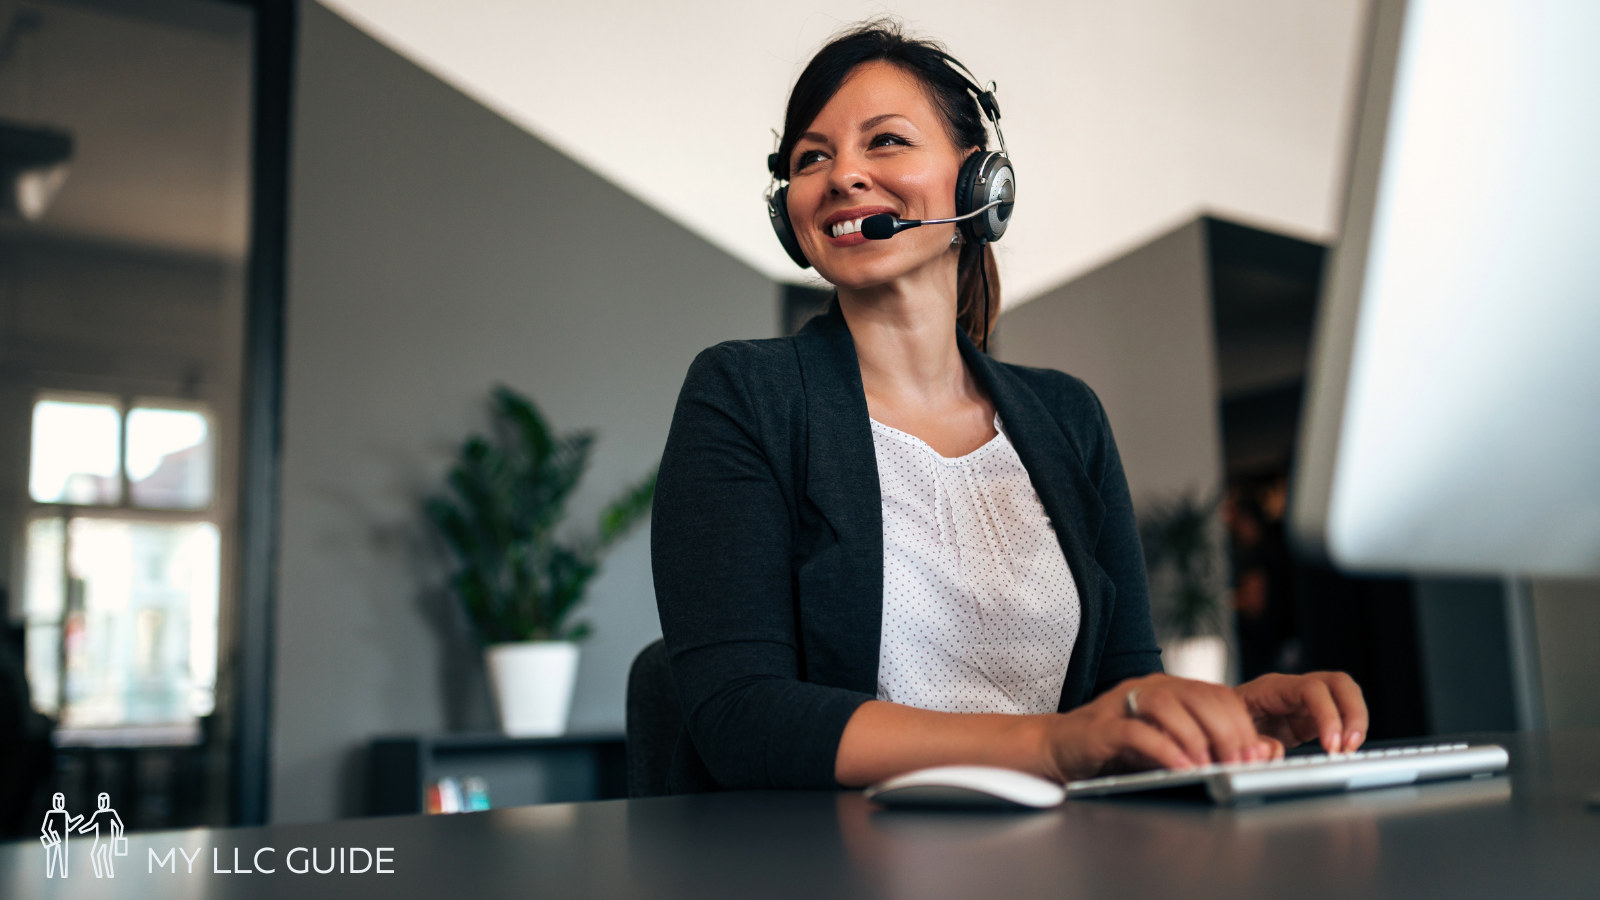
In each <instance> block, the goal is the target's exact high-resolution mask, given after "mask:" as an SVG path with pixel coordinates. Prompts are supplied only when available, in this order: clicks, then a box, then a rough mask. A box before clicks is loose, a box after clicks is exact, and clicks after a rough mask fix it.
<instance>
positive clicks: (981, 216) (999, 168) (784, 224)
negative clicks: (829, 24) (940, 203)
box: [766, 56, 1017, 295]
mask: <svg viewBox="0 0 1600 900" xmlns="http://www.w3.org/2000/svg"><path fill="white" fill-rule="evenodd" d="M945 62H946V63H948V64H949V65H950V67H951V68H953V69H956V70H957V74H958V75H961V80H962V81H964V82H965V83H966V86H967V90H968V91H970V92H971V93H972V96H973V97H974V98H976V99H977V101H978V106H979V108H980V109H982V110H983V115H984V117H985V118H987V119H988V120H989V122H990V123H991V124H993V125H994V133H995V137H997V138H999V140H1000V149H999V150H978V151H975V152H973V153H972V154H971V155H969V156H968V157H967V159H966V161H965V162H963V163H962V164H961V171H960V173H959V174H958V175H957V176H956V214H955V215H954V216H951V217H950V218H947V219H901V218H898V217H896V216H891V215H887V214H882V215H876V216H870V217H868V218H867V219H866V221H864V222H862V223H861V233H862V235H864V236H865V237H867V238H869V239H871V240H887V239H888V238H891V237H893V236H894V235H896V234H898V233H900V232H901V231H904V230H905V229H907V228H916V227H918V226H920V225H942V224H946V223H950V222H955V223H957V225H956V227H957V228H958V229H959V230H960V233H961V237H962V238H963V239H964V240H966V241H967V242H968V243H972V244H978V245H980V246H981V245H983V244H987V243H989V242H991V241H998V240H999V239H1000V237H1001V235H1003V234H1005V233H1006V225H1007V224H1009V223H1010V220H1011V211H1012V207H1013V204H1015V203H1016V199H1017V179H1016V174H1015V172H1014V171H1013V170H1012V167H1011V160H1009V159H1007V158H1006V136H1005V133H1004V132H1002V131H1001V130H1000V102H999V101H998V100H996V99H995V96H994V92H995V83H994V82H992V81H991V82H989V87H988V89H987V90H986V89H984V88H981V87H979V86H978V81H977V78H976V77H975V76H973V74H972V70H971V69H968V68H967V67H966V66H964V65H962V64H961V63H960V62H959V61H957V60H955V59H952V58H950V57H948V56H947V57H945ZM779 162H780V160H779V159H778V154H777V153H771V154H768V156H767V170H768V172H770V173H771V175H772V182H771V184H770V185H769V186H768V187H767V194H766V201H767V218H768V219H769V220H771V222H772V231H773V233H774V234H776V235H777V236H778V243H780V244H782V245H783V249H784V250H785V251H786V252H787V253H788V254H789V258H790V259H792V260H794V261H795V265H798V266H799V267H800V268H802V269H809V268H811V262H810V260H808V259H806V254H805V251H804V250H802V249H800V241H799V240H798V239H797V238H796V237H795V232H794V226H793V225H791V224H790V222H789V202H788V201H789V183H788V179H786V178H780V177H779V175H778V173H779V172H780V171H781V170H780V168H779ZM980 265H981V264H980ZM984 276H985V282H986V285H987V278H988V272H987V269H985V272H984ZM984 293H985V295H987V293H988V291H987V287H986V288H985V291H984Z"/></svg>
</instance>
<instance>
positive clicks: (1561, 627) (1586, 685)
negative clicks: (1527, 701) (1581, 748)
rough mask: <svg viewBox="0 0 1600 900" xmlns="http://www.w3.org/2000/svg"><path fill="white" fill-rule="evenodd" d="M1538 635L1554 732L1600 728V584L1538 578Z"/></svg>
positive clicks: (1535, 606)
mask: <svg viewBox="0 0 1600 900" xmlns="http://www.w3.org/2000/svg"><path fill="white" fill-rule="evenodd" d="M1531 584H1532V587H1533V618H1534V632H1535V634H1537V635H1538V642H1539V668H1540V674H1541V676H1542V679H1541V680H1542V682H1543V689H1544V708H1545V724H1546V725H1547V726H1549V727H1550V728H1577V727H1587V728H1595V727H1600V652H1596V650H1595V647H1596V646H1597V645H1600V581H1597V580H1594V579H1575V578H1565V579H1559V578H1535V579H1533V580H1532V582H1531Z"/></svg>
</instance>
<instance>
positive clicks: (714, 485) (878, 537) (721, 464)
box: [651, 302, 1161, 792]
mask: <svg viewBox="0 0 1600 900" xmlns="http://www.w3.org/2000/svg"><path fill="white" fill-rule="evenodd" d="M958 333H959V330H958ZM959 341H960V344H961V354H962V358H963V359H964V360H965V361H966V364H967V366H968V368H970V369H971V370H972V372H973V374H974V375H975V376H976V378H977V381H978V384H979V385H980V386H981V387H982V389H983V390H984V392H985V393H986V394H987V395H988V396H989V398H990V399H991V400H992V401H993V402H994V405H995V408H996V409H997V410H998V411H999V413H1000V418H1001V420H1002V421H1003V422H1004V423H1005V428H1006V434H1007V435H1008V437H1009V438H1010V439H1011V442H1012V444H1013V445H1015V447H1016V450H1017V455H1018V456H1019V457H1020V458H1021V459H1022V464H1023V465H1024V466H1025V467H1026V468H1027V470H1028V474H1029V476H1030V477H1031V479H1032V481H1033V486H1034V489H1035V490H1036V491H1037V492H1038V494H1039V499H1040V501H1041V502H1042V503H1043V505H1044V509H1045V512H1046V513H1047V514H1048V515H1049V517H1050V521H1051V522H1052V523H1053V524H1054V526H1055V528H1056V534H1057V537H1058V538H1059V539H1060V541H1061V549H1062V551H1063V552H1064V553H1065V554H1066V559H1067V565H1068V566H1069V567H1070V568H1071V570H1072V575H1073V578H1074V579H1075V580H1076V582H1077V587H1078V596H1079V599H1080V601H1081V603H1082V604H1083V608H1082V621H1081V624H1080V627H1079V632H1078V640H1077V643H1076V644H1075V645H1074V646H1073V649H1072V658H1071V661H1070V663H1069V665H1068V667H1067V676H1066V681H1065V683H1064V685H1063V687H1062V691H1061V707H1060V708H1061V709H1062V710H1068V709H1072V708H1074V707H1077V706H1079V705H1081V704H1083V703H1085V702H1087V701H1088V700H1091V699H1093V698H1094V697H1095V696H1097V695H1098V694H1100V693H1101V692H1102V691H1104V690H1106V689H1107V688H1110V687H1111V686H1113V685H1115V684H1116V683H1118V682H1120V681H1122V680H1124V679H1126V678H1131V677H1135V676H1138V675H1145V674H1148V673H1150V672H1158V671H1160V670H1161V652H1160V650H1159V648H1158V647H1157V646H1156V641H1155V635H1154V632H1153V629H1152V628H1151V623H1150V607H1149V598H1148V590H1147V587H1146V582H1145V569H1144V559H1143V555H1142V553H1141V551H1140V547H1139V536H1138V530H1137V528H1136V526H1135V523H1134V518H1133V507H1132V504H1131V502H1130V500H1129V497H1128V485H1127V481H1126V479H1125V478H1124V476H1123V474H1122V463H1121V462H1120V461H1119V459H1118V457H1117V449H1116V444H1115V443H1113V441H1112V439H1111V427H1110V425H1109V424H1108V423H1107V421H1106V415H1105V411H1104V410H1103V409H1102V408H1101V406H1100V401H1099V399H1098V398H1096V397H1095V395H1094V393H1093V392H1092V391H1090V390H1089V388H1088V386H1086V385H1085V384H1084V383H1083V382H1082V381H1080V380H1078V379H1076V378H1074V377H1072V376H1070V375H1066V374H1063V373H1061V372H1054V371H1050V370H1046V369H1032V368H1026V367H1023V366H1014V365H1009V364H1005V363H1000V362H997V361H995V360H993V359H991V358H989V357H988V356H986V355H984V354H983V353H981V352H979V351H978V350H977V349H976V348H975V347H974V346H973V345H972V342H971V341H970V340H968V339H967V337H966V335H965V334H959ZM880 503H881V498H880V496H879V492H878V466H877V457H876V454H875V453H874V450H873V442H872V430H871V425H870V421H869V418H868V415H867V401H866V396H865V394H864V392H863V390H862V387H861V370H860V366H859V364H858V362H857V360H856V352H855V343H854V341H853V340H852V339H851V337H850V330H849V327H848V326H847V325H846V323H845V319H844V316H843V314H842V313H841V312H840V311H839V307H838V304H837V302H835V303H834V304H833V306H832V308H831V309H830V310H829V312H828V313H827V314H826V315H823V316H819V317H817V318H815V319H813V320H812V321H811V322H810V323H808V324H807V325H806V327H805V328H804V329H803V330H802V331H801V332H800V333H799V334H798V335H796V336H794V337H792V338H777V339H771V340H760V341H730V342H727V343H722V344H718V345H717V346H715V347H712V348H710V349H708V350H706V351H704V352H702V353H701V354H700V355H699V357H697V358H696V359H695V361H694V364H693V365H691V366H690V367H689V374H688V377H687V378H685V379H684V384H683V390H682V392H681V393H680V394H679V397H678V407H677V411H676V412H675V414H674V415H673V419H672V430H671V432H670V434H669V435H668V437H667V446H666V450H665V453H664V455H663V456H662V459H661V474H660V480H659V482H658V483H657V486H656V498H655V510H654V513H653V515H652V519H651V554H652V559H653V567H654V573H655V589H656V603H657V605H658V607H659V609H660V613H661V630H662V633H663V636H664V637H665V639H666V644H667V649H668V651H669V653H670V656H671V660H672V673H673V678H674V680H675V681H676V683H677V689H678V696H679V699H680V701H681V703H682V708H683V710H684V719H685V726H686V727H685V732H684V733H683V734H682V735H680V737H679V740H678V745H677V748H676V750H675V751H674V754H673V761H672V771H671V773H670V775H669V779H668V783H669V787H670V788H671V789H672V790H673V791H674V792H692V791H703V790H715V789H718V788H728V789H732V788H773V787H784V788H837V787H838V783H837V782H836V781H835V779H834V775H833V772H834V757H835V755H836V754H837V752H838V748H839V737H840V735H841V734H842V733H843V732H844V726H845V723H846V722H847V721H848V720H849V719H850V716H851V714H852V713H854V711H855V709H856V707H857V706H859V705H861V704H862V703H864V702H866V701H867V700H871V699H873V697H874V696H875V695H876V692H877V677H878V642H879V628H880V625H881V622H882V614H883V520H882V512H881V506H880Z"/></svg>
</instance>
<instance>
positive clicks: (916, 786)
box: [866, 766, 1067, 809]
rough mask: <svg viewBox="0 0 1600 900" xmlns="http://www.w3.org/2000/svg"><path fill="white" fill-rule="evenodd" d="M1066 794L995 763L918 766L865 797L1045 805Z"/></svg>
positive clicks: (917, 802) (910, 802)
mask: <svg viewBox="0 0 1600 900" xmlns="http://www.w3.org/2000/svg"><path fill="white" fill-rule="evenodd" d="M1066 797H1067V790H1066V788H1064V787H1062V786H1061V785H1059V784H1056V783H1055V782H1053V781H1049V780H1047V779H1044V778H1040V777H1038V776H1036V775H1029V774H1028V773H1026V772H1018V771H1016V770H1014V769H1002V768H998V767H996V766H937V767H935V768H931V769H918V770H917V771H915V772H907V773H906V774H904V775H896V776H895V777H893V778H888V779H885V780H883V781H880V782H878V783H877V784H875V785H873V786H871V787H869V788H867V790H866V798H867V799H868V800H871V801H874V802H876V803H881V804H883V805H884V806H888V807H946V808H950V807H961V808H978V809H1024V808H1030V809H1048V808H1050V807H1052V806H1060V805H1061V803H1062V801H1064V800H1065V799H1066Z"/></svg>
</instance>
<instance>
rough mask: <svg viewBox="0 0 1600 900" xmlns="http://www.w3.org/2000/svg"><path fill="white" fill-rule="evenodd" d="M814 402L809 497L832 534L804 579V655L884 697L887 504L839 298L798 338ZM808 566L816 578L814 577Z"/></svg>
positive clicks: (810, 407)
mask: <svg viewBox="0 0 1600 900" xmlns="http://www.w3.org/2000/svg"><path fill="white" fill-rule="evenodd" d="M795 352H796V354H797V355H798V357H799V362H800V375H801V378H802V379H803V380H804V385H805V398H806V429H807V446H806V475H805V486H806V497H807V498H808V499H809V500H810V501H811V503H812V505H814V506H815V507H816V508H817V510H818V511H819V512H820V513H821V514H822V518H823V519H824V520H826V522H827V525H828V527H829V528H831V529H832V531H833V542H832V544H831V545H828V544H827V543H826V542H824V544H823V545H821V546H819V547H818V548H817V552H816V554H815V555H814V556H813V557H812V559H811V560H810V561H809V563H808V564H806V565H804V566H803V567H802V571H801V572H800V573H799V577H800V578H801V579H802V580H803V581H808V582H809V583H808V584H805V585H802V587H809V588H810V590H802V591H801V600H802V604H803V607H802V609H801V627H802V634H803V635H804V637H805V641H806V649H805V654H804V657H805V659H806V662H807V664H808V667H810V668H811V670H812V671H814V672H818V673H819V674H820V673H822V672H832V673H837V677H838V681H837V683H838V685H839V686H841V687H845V688H849V689H851V690H855V691H860V692H862V693H868V694H876V693H877V689H878V643H879V637H880V632H881V630H882V628H883V502H882V496H881V494H880V491H879V487H878V456H877V452H876V451H875V450H874V449H873V444H872V426H871V424H870V420H869V418H868V413H867V397H866V392H865V391H864V390H863V388H862V386H861V364H860V362H859V361H858V360H857V358H856V348H855V342H854V340H852V339H851V337H850V328H849V326H848V325H847V324H846V323H845V320H844V314H843V313H842V312H841V311H840V309H839V303H838V301H837V300H835V301H834V302H833V303H832V304H830V306H829V309H828V312H827V313H826V314H825V315H822V316H818V317H816V318H814V319H812V320H811V321H810V322H809V323H807V324H806V327H805V328H803V329H801V331H800V333H799V334H798V335H796V337H795ZM807 567H809V568H811V569H813V570H814V571H811V572H807V571H805V569H806V568H807Z"/></svg>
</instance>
